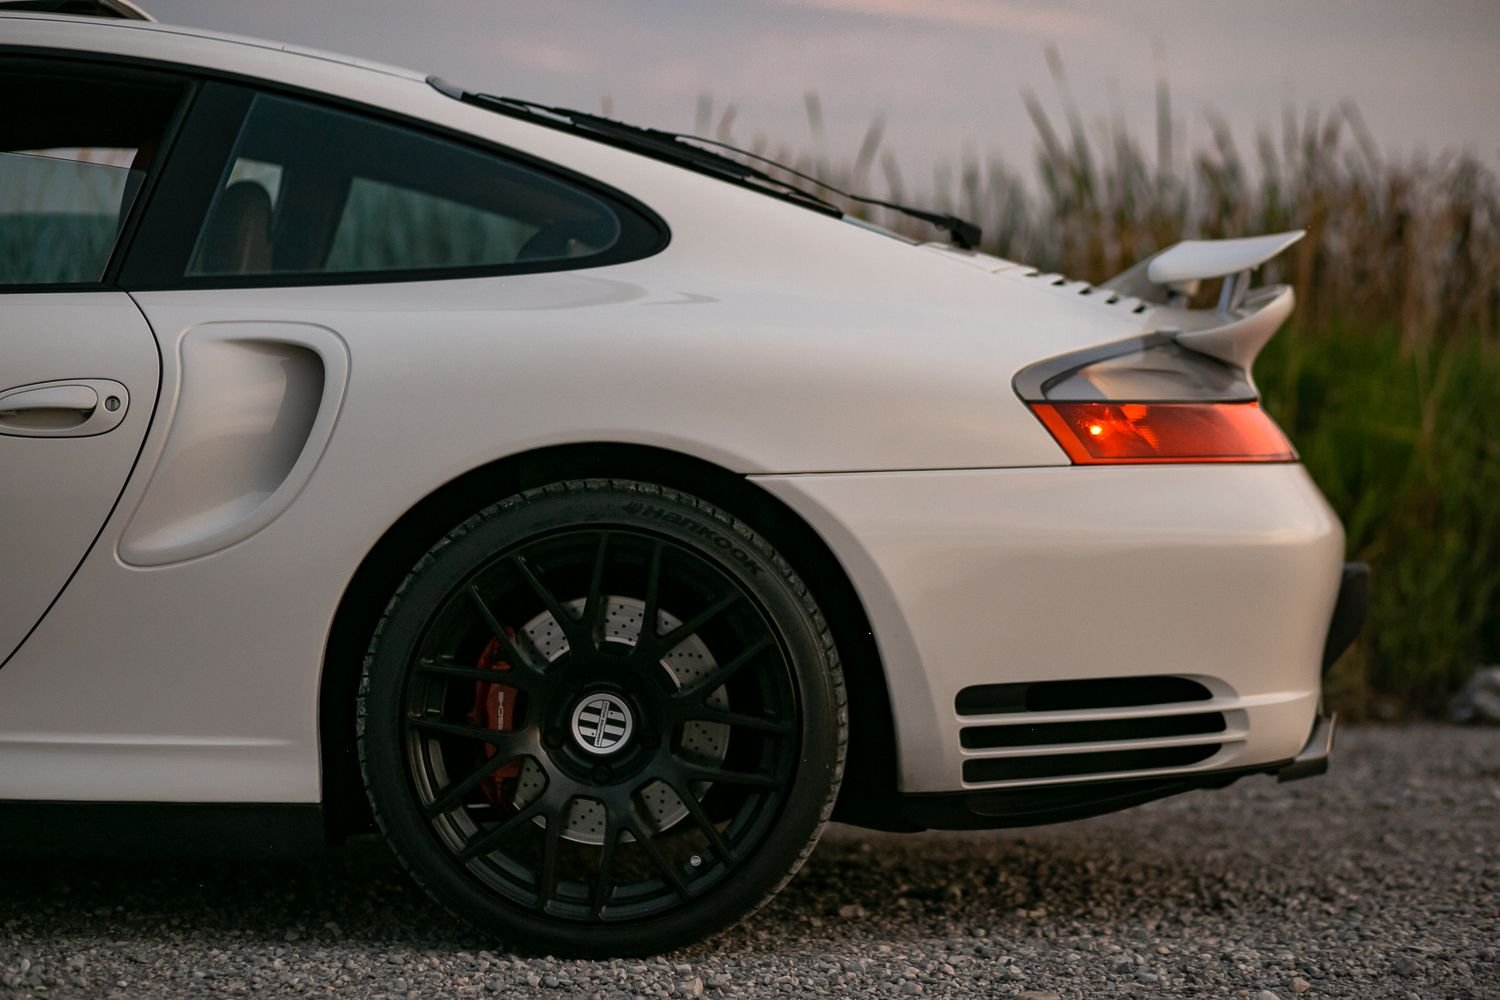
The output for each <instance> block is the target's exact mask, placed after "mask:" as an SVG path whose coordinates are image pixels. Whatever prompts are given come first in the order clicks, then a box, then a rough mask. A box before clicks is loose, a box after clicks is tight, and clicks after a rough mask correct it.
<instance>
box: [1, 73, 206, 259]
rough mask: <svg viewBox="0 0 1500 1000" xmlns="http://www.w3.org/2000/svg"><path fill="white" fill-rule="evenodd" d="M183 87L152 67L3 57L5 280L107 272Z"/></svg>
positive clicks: (2, 186)
mask: <svg viewBox="0 0 1500 1000" xmlns="http://www.w3.org/2000/svg"><path fill="white" fill-rule="evenodd" d="M183 92H184V87H183V85H182V84H181V83H180V82H178V81H176V80H173V79H172V78H169V77H166V76H162V75H159V74H153V73H148V72H141V71H135V70H129V69H120V68H113V67H100V66H91V65H88V64H85V63H74V62H69V61H51V60H43V59H0V103H3V106H4V108H5V111H4V113H3V114H0V285H11V286H21V287H36V286H47V285H77V284H93V283H97V282H99V281H100V280H102V279H103V277H104V271H105V268H106V267H107V266H108V264H109V260H110V256H111V254H112V253H113V252H114V248H115V245H116V243H117V242H118V240H119V236H120V232H121V230H122V229H123V228H124V225H125V220H126V219H127V217H128V216H129V214H130V209H131V206H132V205H133V204H134V202H135V199H136V196H137V195H138V194H139V192H140V190H141V186H142V183H143V182H144V180H145V178H146V174H147V171H148V170H150V169H151V167H152V165H153V163H154V161H155V159H156V157H157V153H158V151H159V149H160V147H161V142H162V139H163V136H164V135H165V133H166V131H167V127H168V124H169V122H170V121H171V120H172V117H173V115H174V113H175V111H176V109H177V106H178V104H179V103H180V101H181V98H182V95H183Z"/></svg>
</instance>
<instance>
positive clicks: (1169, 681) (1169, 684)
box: [953, 674, 1214, 716]
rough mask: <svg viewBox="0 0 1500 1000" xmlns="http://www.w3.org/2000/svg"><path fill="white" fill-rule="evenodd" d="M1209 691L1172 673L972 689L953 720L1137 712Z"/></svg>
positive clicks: (957, 701) (958, 698)
mask: <svg viewBox="0 0 1500 1000" xmlns="http://www.w3.org/2000/svg"><path fill="white" fill-rule="evenodd" d="M1213 696H1214V695H1213V692H1212V691H1210V690H1209V689H1208V688H1206V687H1204V686H1203V684H1202V683H1200V682H1198V681H1195V680H1193V679H1192V678H1191V677H1178V676H1175V675H1172V674H1146V675H1144V676H1125V677H1091V678H1086V679H1083V680H1069V681H1022V682H1019V683H1013V684H975V685H972V686H970V687H966V688H963V689H962V690H960V691H959V692H958V694H957V695H955V696H954V698H953V708H954V711H956V712H957V713H958V714H959V715H970V716H972V715H1005V714H1009V713H1012V712H1071V711H1084V710H1088V709H1099V708H1142V707H1146V706H1151V705H1178V704H1183V703H1186V702H1195V701H1210V700H1212V699H1213Z"/></svg>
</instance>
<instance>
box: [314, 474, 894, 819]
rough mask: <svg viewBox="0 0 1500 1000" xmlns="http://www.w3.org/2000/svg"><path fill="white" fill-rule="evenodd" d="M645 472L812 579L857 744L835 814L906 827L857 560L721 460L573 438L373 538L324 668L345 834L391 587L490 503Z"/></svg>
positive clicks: (362, 810) (328, 771) (321, 715)
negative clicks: (364, 691) (366, 680)
mask: <svg viewBox="0 0 1500 1000" xmlns="http://www.w3.org/2000/svg"><path fill="white" fill-rule="evenodd" d="M582 478H617V479H636V480H641V481H645V482H652V483H657V484H659V485H662V486H669V487H672V488H674V489H680V490H683V491H685V492H688V493H692V494H694V495H696V496H699V497H701V498H703V499H704V500H707V501H709V502H710V503H713V504H715V505H716V506H719V507H722V508H723V509H724V510H727V511H729V512H731V513H733V514H734V515H735V516H736V517H738V518H740V519H741V520H743V521H745V522H746V523H747V524H749V525H750V526H751V527H753V528H754V529H755V530H756V531H757V532H759V533H760V534H762V535H763V536H765V537H766V538H767V539H768V540H769V541H770V542H771V544H772V545H773V546H775V547H776V548H777V549H778V550H779V551H780V552H782V554H783V555H785V556H787V557H788V559H789V561H791V562H792V564H793V566H794V568H795V569H796V570H797V572H798V574H799V575H801V576H802V577H803V579H804V580H805V581H806V582H807V585H808V587H809V588H810V589H811V590H812V592H813V595H814V596H815V597H816V599H817V601H818V604H819V607H820V608H822V610H823V613H824V615H825V616H827V618H828V621H829V625H830V627H831V628H832V630H833V634H834V642H835V645H836V646H837V648H838V650H839V656H840V660H841V661H842V663H843V666H844V673H845V680H846V685H847V690H848V697H849V726H850V728H849V755H848V764H847V765H846V768H845V774H844V784H843V790H842V791H841V793H840V795H839V801H838V806H837V808H836V810H835V813H834V819H835V820H840V821H845V822H853V823H859V824H862V825H868V826H877V827H881V828H886V829H895V828H907V827H906V825H905V824H906V821H905V820H903V819H902V818H901V817H900V815H899V813H898V812H897V811H896V808H895V803H896V793H897V774H898V761H897V759H896V750H895V746H896V741H895V728H894V721H893V716H892V713H891V705H890V697H889V693H888V688H887V684H886V677H885V671H884V665H883V663H882V661H881V657H880V653H879V650H878V648H877V647H876V643H875V639H874V635H873V632H872V630H871V628H870V622H869V617H868V615H867V614H866V612H865V608H864V605H863V602H862V601H861V600H860V597H859V594H858V591H857V590H856V588H855V587H854V584H853V581H852V580H851V579H850V577H849V575H848V573H847V571H846V570H845V569H844V567H843V565H842V564H841V563H840V561H839V559H838V557H837V556H836V555H835V554H834V552H833V550H832V549H831V548H830V547H829V546H828V544H827V543H826V542H825V541H824V540H823V538H822V537H821V536H820V535H819V534H818V533H817V532H816V531H815V530H814V529H813V528H812V527H811V526H810V525H809V524H808V523H807V522H806V521H805V520H803V519H802V517H801V516H800V515H798V514H797V513H796V512H794V511H793V510H792V509H791V508H790V507H788V506H787V505H786V504H785V503H784V502H783V501H781V500H780V499H779V498H777V497H775V496H773V495H771V494H770V493H769V492H767V491H766V490H764V489H762V488H761V487H759V486H757V485H756V484H754V483H752V482H750V481H749V480H747V479H745V478H744V477H743V476H740V475H737V474H736V473H734V472H731V471H729V470H728V469H725V468H723V467H722V466H719V465H715V464H713V463H711V462H708V461H705V460H703V459H700V458H694V457H691V456H688V455H684V454H682V453H680V452H674V451H668V450H665V449H659V448H652V447H646V446H641V445H621V444H574V445H562V446H556V447H550V448H543V449H538V450H535V451H528V452H523V453H519V454H516V455H511V456H508V457H506V458H502V459H499V460H496V461H494V462H491V463H489V464H487V465H484V466H480V467H479V468H476V469H473V470H471V471H469V472H467V473H465V474H464V475H462V476H459V477H458V478H456V479H453V480H451V481H449V482H448V483H446V484H444V485H443V486H441V487H439V488H438V489H436V490H434V491H433V492H432V493H430V494H428V495H427V496H426V497H424V498H423V499H422V500H421V501H419V502H418V503H417V504H415V505H414V506H413V507H412V508H411V509H410V510H408V511H407V512H406V513H405V514H403V515H402V516H401V517H400V518H399V519H397V521H396V522H395V523H394V524H392V525H391V527H390V528H389V529H388V530H387V531H386V532H385V534H384V535H382V536H381V538H380V539H379V540H378V541H377V542H376V543H375V544H374V545H373V546H372V547H371V548H370V550H369V552H367V553H366V554H365V557H364V559H363V560H362V561H361V562H360V565H359V567H358V568H357V569H356V570H355V573H354V575H353V577H352V578H351V579H350V582H349V584H348V585H347V586H346V587H345V589H344V593H343V595H342V597H341V598H340V600H339V605H338V609H337V611H336V612H335V614H334V618H333V625H332V627H331V628H330V630H329V634H328V640H327V644H326V647H325V649H324V657H323V669H322V674H321V677H320V680H319V705H318V729H319V767H320V779H321V781H320V784H321V787H322V803H323V811H324V821H325V824H326V828H327V832H328V834H329V837H330V838H331V839H333V840H340V839H342V838H344V837H346V836H348V835H350V834H355V833H362V832H366V831H368V830H372V829H373V823H372V821H371V819H370V814H369V807H368V804H367V802H366V799H365V795H364V787H363V782H362V779H361V777H360V772H359V762H358V757H357V754H356V752H355V729H354V707H355V697H356V694H357V691H358V686H359V677H360V671H361V667H362V664H363V662H364V655H365V650H366V648H367V647H368V645H369V641H370V635H371V634H372V633H373V631H374V629H375V624H376V622H377V621H378V620H379V617H380V613H381V610H382V609H383V608H384V606H385V604H386V601H387V600H388V599H389V597H390V595H391V594H393V593H394V592H395V590H396V587H397V585H399V583H400V582H401V580H402V578H403V577H404V576H405V574H406V573H407V571H408V570H410V568H411V567H412V566H413V565H414V564H415V563H416V562H417V560H418V559H419V558H421V556H422V554H423V553H424V552H426V551H427V550H428V549H429V548H431V546H432V545H433V544H434V543H435V542H436V541H437V540H438V539H439V538H441V537H442V536H443V534H444V533H446V532H447V531H448V530H450V529H451V528H452V527H453V526H454V525H457V524H459V523H460V522H461V521H463V519H464V518H466V517H468V516H470V515H471V514H473V513H474V512H475V511H477V510H479V509H480V508H482V507H484V506H485V505H486V504H489V503H493V502H494V501H496V500H498V499H501V498H503V497H506V496H510V495H512V494H514V493H517V492H520V491H521V490H525V489H530V488H532V487H536V486H542V485H545V484H547V483H551V482H557V481H560V480H563V479H582Z"/></svg>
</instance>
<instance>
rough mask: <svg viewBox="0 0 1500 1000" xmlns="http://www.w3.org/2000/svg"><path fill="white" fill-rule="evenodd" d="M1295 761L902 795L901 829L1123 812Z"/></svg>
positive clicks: (1028, 822) (1017, 823)
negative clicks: (1188, 772) (1199, 771)
mask: <svg viewBox="0 0 1500 1000" xmlns="http://www.w3.org/2000/svg"><path fill="white" fill-rule="evenodd" d="M1290 763H1291V762H1290V761H1279V762H1277V763H1274V764H1266V765H1263V766H1257V767H1247V768H1235V769H1232V770H1224V771H1208V772H1205V773H1202V774H1192V775H1173V776H1171V777H1166V778H1124V779H1117V780H1113V781H1080V782H1077V783H1074V784H1069V785H1046V786H1041V787H1035V788H1018V789H1001V790H997V791H992V792H940V793H936V794H925V795H903V796H901V799H900V811H901V813H902V815H903V817H904V818H905V820H906V821H907V823H908V824H909V825H906V826H902V827H892V829H901V830H909V831H912V830H1000V829H1006V828H1010V827H1023V826H1041V825H1042V824H1045V823H1062V822H1066V821H1068V820H1074V819H1085V818H1087V817H1089V816H1102V815H1104V814H1105V813H1111V812H1118V811H1119V810H1121V809H1128V808H1130V807H1131V806H1137V805H1141V804H1142V803H1145V802H1150V801H1152V800H1154V799H1161V798H1166V797H1167V796H1169V795H1180V794H1181V793H1183V792H1190V791H1193V790H1195V789H1199V788H1223V787H1224V786H1226V785H1230V784H1233V783H1234V782H1236V781H1238V780H1239V779H1240V778H1243V777H1245V776H1246V775H1250V774H1275V773H1276V772H1277V771H1279V770H1280V769H1281V768H1283V767H1285V766H1286V765H1288V764H1290Z"/></svg>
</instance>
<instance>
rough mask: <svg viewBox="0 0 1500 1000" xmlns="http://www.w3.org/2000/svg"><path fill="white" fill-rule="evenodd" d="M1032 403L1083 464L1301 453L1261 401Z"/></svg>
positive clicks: (1273, 458) (1279, 457) (1272, 458)
mask: <svg viewBox="0 0 1500 1000" xmlns="http://www.w3.org/2000/svg"><path fill="white" fill-rule="evenodd" d="M1031 408H1032V410H1033V411H1035V413H1036V415H1037V417H1039V418H1040V419H1041V421H1042V423H1043V424H1044V425H1045V426H1046V428H1047V430H1048V431H1050V432H1051V433H1052V436H1053V437H1054V438H1056V439H1057V443H1058V444H1060V445H1062V447H1063V450H1064V451H1066V452H1067V453H1068V457H1069V458H1071V459H1072V460H1073V461H1074V462H1075V463H1077V464H1079V465H1113V464H1119V463H1143V462H1290V461H1294V460H1295V459H1296V457H1297V453H1296V452H1295V451H1293V450H1292V446H1291V443H1290V442H1289V441H1287V439H1286V436H1285V435H1284V434H1282V433H1281V429H1280V428H1278V427H1277V426H1276V423H1275V421H1273V420H1272V419H1271V418H1270V417H1268V416H1267V415H1266V412H1265V411H1264V410H1262V409H1261V408H1260V404H1258V403H1032V404H1031Z"/></svg>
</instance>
